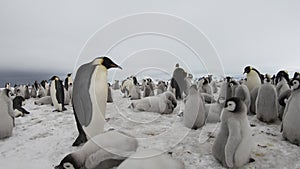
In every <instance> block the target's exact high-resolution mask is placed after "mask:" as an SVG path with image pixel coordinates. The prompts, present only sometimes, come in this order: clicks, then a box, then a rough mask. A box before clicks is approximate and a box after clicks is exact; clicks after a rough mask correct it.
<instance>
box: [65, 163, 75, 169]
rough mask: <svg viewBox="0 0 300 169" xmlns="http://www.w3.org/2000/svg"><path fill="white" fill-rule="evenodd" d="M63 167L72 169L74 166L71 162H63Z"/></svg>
mask: <svg viewBox="0 0 300 169" xmlns="http://www.w3.org/2000/svg"><path fill="white" fill-rule="evenodd" d="M64 168H65V169H72V168H74V167H73V165H72V164H71V163H64Z"/></svg>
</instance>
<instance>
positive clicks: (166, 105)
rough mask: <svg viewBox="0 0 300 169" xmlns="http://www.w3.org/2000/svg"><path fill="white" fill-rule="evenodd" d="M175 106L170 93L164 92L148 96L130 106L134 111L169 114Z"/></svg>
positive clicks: (175, 102)
mask: <svg viewBox="0 0 300 169" xmlns="http://www.w3.org/2000/svg"><path fill="white" fill-rule="evenodd" d="M176 106H177V101H176V98H175V96H174V94H173V93H172V92H169V91H167V92H164V93H162V94H159V95H157V96H149V97H146V98H142V99H140V100H135V101H133V102H132V103H131V104H130V106H129V107H130V108H132V109H133V110H134V111H147V112H157V113H161V114H170V113H172V112H173V110H174V109H175V107H176Z"/></svg>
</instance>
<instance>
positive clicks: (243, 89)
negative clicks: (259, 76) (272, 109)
mask: <svg viewBox="0 0 300 169" xmlns="http://www.w3.org/2000/svg"><path fill="white" fill-rule="evenodd" d="M235 97H237V98H239V99H241V100H242V101H244V102H245V104H246V106H247V113H248V114H249V113H250V104H251V98H250V93H249V90H248V88H247V86H246V85H244V84H241V85H239V86H238V87H237V88H236V91H235ZM254 104H255V103H254Z"/></svg>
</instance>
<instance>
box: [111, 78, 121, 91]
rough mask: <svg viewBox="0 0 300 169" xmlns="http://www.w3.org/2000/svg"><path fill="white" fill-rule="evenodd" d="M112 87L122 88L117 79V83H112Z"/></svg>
mask: <svg viewBox="0 0 300 169" xmlns="http://www.w3.org/2000/svg"><path fill="white" fill-rule="evenodd" d="M112 89H114V90H118V89H120V84H119V80H115V83H114V84H113V85H112Z"/></svg>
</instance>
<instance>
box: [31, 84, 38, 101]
mask: <svg viewBox="0 0 300 169" xmlns="http://www.w3.org/2000/svg"><path fill="white" fill-rule="evenodd" d="M30 96H31V97H32V98H36V96H37V88H36V87H35V85H32V86H31V91H30Z"/></svg>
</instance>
